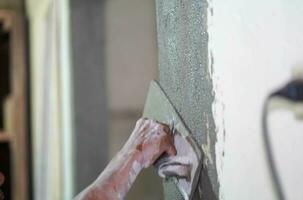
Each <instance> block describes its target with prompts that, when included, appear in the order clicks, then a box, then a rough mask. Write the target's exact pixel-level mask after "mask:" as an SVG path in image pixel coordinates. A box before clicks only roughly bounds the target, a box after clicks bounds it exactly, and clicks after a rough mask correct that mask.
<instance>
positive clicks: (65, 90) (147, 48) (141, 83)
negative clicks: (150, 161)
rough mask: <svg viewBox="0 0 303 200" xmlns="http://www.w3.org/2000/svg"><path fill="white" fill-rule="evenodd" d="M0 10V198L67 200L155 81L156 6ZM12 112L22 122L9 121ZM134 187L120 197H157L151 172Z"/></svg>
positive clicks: (40, 2)
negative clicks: (0, 183)
mask: <svg viewBox="0 0 303 200" xmlns="http://www.w3.org/2000/svg"><path fill="white" fill-rule="evenodd" d="M0 9H1V10H0V25H1V44H0V45H1V49H0V50H1V52H0V53H1V55H0V56H1V59H0V61H1V72H0V76H1V77H0V78H1V79H0V81H1V88H0V89H1V90H0V92H1V97H0V98H1V99H0V100H1V104H2V105H4V106H0V108H1V110H0V111H1V120H0V123H1V124H0V125H1V127H0V129H1V131H2V130H3V131H2V132H5V133H3V134H2V132H1V135H0V138H3V140H5V142H3V143H2V142H1V146H0V149H1V161H0V163H1V171H3V172H4V174H6V182H5V188H4V190H5V191H4V192H5V194H6V199H13V197H14V199H26V196H28V199H33V198H35V199H71V198H72V196H73V195H74V194H76V193H78V192H80V191H81V190H83V189H84V188H85V187H86V186H88V185H89V184H90V183H91V182H92V181H94V180H95V179H96V177H97V176H98V175H99V173H100V172H101V171H102V170H103V169H104V167H105V166H106V164H107V162H108V161H109V160H110V159H111V158H112V157H113V156H114V155H115V154H116V153H117V151H118V150H119V149H120V148H121V147H122V145H123V144H124V142H125V141H126V139H127V138H128V136H129V135H130V134H131V132H132V129H133V127H134V125H135V122H136V121H137V119H138V118H140V117H141V115H142V110H143V106H144V101H145V98H146V94H147V91H148V90H147V89H148V86H149V82H150V81H151V80H152V79H155V78H156V77H157V47H156V22H155V20H156V18H155V15H156V11H155V2H154V1H150V0H143V1H142V0H128V1H124V0H110V1H102V0H101V1H100V0H90V1H82V0H73V1H70V2H68V1H62V0H58V1H57V0H55V1H53V0H51V1H50V0H28V1H26V0H0ZM12 43H13V44H12ZM12 84H13V85H12ZM12 88H13V89H12ZM15 90H16V91H15ZM15 93H16V94H15ZM19 93H20V94H19ZM16 98H20V100H15V99H16ZM15 101H20V102H19V104H18V103H17V104H18V107H19V108H20V109H18V111H17V110H16V111H13V107H14V104H15ZM2 108H4V110H2ZM12 112H17V114H18V115H19V114H24V113H26V114H25V116H24V117H21V119H19V121H18V122H16V121H15V120H14V119H10V118H14V117H13V116H11V115H13V114H11V113H12ZM5 114H7V115H5ZM19 122H22V123H21V124H20V123H19ZM5 123H6V124H5ZM23 128H25V129H23ZM12 129H13V130H12ZM14 129H23V130H19V131H20V133H18V134H17V135H16V136H14V135H13V134H11V133H10V132H14ZM10 130H11V131H10ZM19 135H22V137H20V136H19ZM4 136H7V138H6V137H4ZM14 137H18V139H16V138H14ZM19 138H20V139H19ZM15 140H19V141H18V144H16V146H14V145H15V144H14V145H10V143H14V142H15ZM19 154H20V155H19ZM2 157H3V159H4V160H3V159H2ZM21 157H22V160H21V161H20V163H19V164H20V165H19V164H17V163H15V160H17V159H18V158H21ZM9 163H13V166H10V165H9ZM4 164H5V166H4ZM2 168H3V169H2ZM17 173H19V174H17ZM7 174H13V176H12V177H10V176H9V175H7ZM136 185H137V186H136V187H135V188H136V189H133V190H132V191H131V192H130V194H129V196H128V198H129V199H161V197H162V184H161V181H160V180H159V179H158V176H155V172H154V171H153V170H148V172H147V173H144V175H143V176H142V177H141V176H140V178H139V181H137V182H136ZM10 186H11V187H10ZM12 194H14V195H12Z"/></svg>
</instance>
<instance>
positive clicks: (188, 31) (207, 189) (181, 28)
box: [156, 0, 219, 199]
mask: <svg viewBox="0 0 303 200" xmlns="http://www.w3.org/2000/svg"><path fill="white" fill-rule="evenodd" d="M156 3H157V4H156V5H157V25H158V47H159V76H160V84H161V86H162V87H163V89H164V91H165V93H166V94H167V95H168V97H169V98H170V100H171V101H172V103H173V105H174V106H175V107H176V109H177V110H178V112H179V113H180V115H181V116H182V118H183V120H184V121H185V123H186V125H187V126H188V128H189V130H190V131H191V133H192V134H193V135H194V137H195V139H196V140H197V142H198V143H199V144H200V145H201V147H202V149H203V150H204V153H205V160H204V170H205V171H203V172H202V173H201V174H203V175H204V176H203V177H202V176H201V178H200V183H199V187H198V189H197V196H196V197H195V199H200V198H206V199H215V198H216V196H218V191H219V184H218V181H217V172H216V162H215V161H216V155H215V143H216V133H215V125H214V119H213V115H212V103H213V101H214V94H213V85H212V79H211V72H210V70H209V67H208V60H209V59H208V33H207V6H208V5H207V2H206V1H204V0H189V1H184V0H172V1H162V0H157V1H156ZM164 185H165V188H166V187H167V188H168V187H170V189H165V191H166V193H165V195H166V199H178V197H177V196H176V193H175V192H173V191H174V189H172V188H171V187H172V185H171V184H169V185H168V184H164ZM169 191H171V192H169Z"/></svg>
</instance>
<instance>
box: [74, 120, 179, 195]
mask: <svg viewBox="0 0 303 200" xmlns="http://www.w3.org/2000/svg"><path fill="white" fill-rule="evenodd" d="M163 153H167V154H168V155H169V156H173V155H175V154H176V149H175V147H174V143H173V135H172V133H171V132H170V129H169V127H168V126H167V125H165V124H161V123H157V122H156V121H154V120H149V119H140V120H138V122H137V124H136V126H135V129H134V131H133V132H132V134H131V136H130V138H129V139H128V141H127V142H126V144H125V145H124V146H123V148H122V149H121V150H120V151H119V152H118V154H117V155H116V156H115V158H114V159H113V160H112V161H111V162H110V163H109V164H108V166H107V167H106V168H105V170H104V171H103V172H102V173H101V174H100V176H99V177H98V178H97V179H96V180H95V182H94V183H92V184H91V185H90V186H88V187H87V188H86V189H85V190H84V191H83V192H81V193H80V194H79V195H78V196H77V197H76V198H75V200H113V199H115V200H120V199H124V198H125V196H126V194H127V192H128V191H129V190H130V188H131V186H132V185H133V183H134V181H135V179H136V178H137V176H138V175H139V173H140V172H141V171H142V169H144V168H147V167H149V166H151V165H152V164H153V163H154V162H155V161H156V160H157V159H158V158H159V157H160V156H161V155H162V154H163Z"/></svg>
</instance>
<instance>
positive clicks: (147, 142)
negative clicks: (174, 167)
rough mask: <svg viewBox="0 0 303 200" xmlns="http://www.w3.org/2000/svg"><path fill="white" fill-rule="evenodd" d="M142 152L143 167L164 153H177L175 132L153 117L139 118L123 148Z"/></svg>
mask: <svg viewBox="0 0 303 200" xmlns="http://www.w3.org/2000/svg"><path fill="white" fill-rule="evenodd" d="M134 148H135V150H138V151H140V152H141V154H140V155H141V157H140V158H141V159H140V162H141V164H142V166H143V167H145V168H146V167H149V166H150V165H152V164H153V163H154V162H155V161H156V160H157V159H158V158H159V157H160V156H161V155H162V154H163V153H167V154H168V155H175V154H176V149H175V147H174V139H173V134H172V133H171V131H170V129H169V127H168V126H167V125H165V124H161V123H158V122H156V121H155V120H151V119H143V118H141V119H139V120H138V121H137V123H136V126H135V129H134V130H133V132H132V134H131V136H130V138H129V139H128V141H127V143H126V144H125V146H124V147H123V150H126V151H129V150H132V149H134Z"/></svg>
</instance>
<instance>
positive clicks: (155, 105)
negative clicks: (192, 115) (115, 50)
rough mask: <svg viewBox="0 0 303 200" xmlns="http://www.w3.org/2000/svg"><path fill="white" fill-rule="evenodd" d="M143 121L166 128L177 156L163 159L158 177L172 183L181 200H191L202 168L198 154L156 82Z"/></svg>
mask: <svg viewBox="0 0 303 200" xmlns="http://www.w3.org/2000/svg"><path fill="white" fill-rule="evenodd" d="M143 117H146V118H150V119H154V120H157V121H158V122H161V123H165V124H168V125H170V128H171V130H172V133H173V134H174V143H175V147H176V150H177V155H175V156H170V157H168V156H166V155H163V156H162V157H161V158H160V159H159V160H158V161H157V162H156V163H155V167H156V168H157V171H158V174H159V175H160V176H161V177H163V178H168V179H172V180H173V181H174V182H175V184H176V185H177V186H178V189H179V191H180V192H181V194H182V195H183V197H184V199H185V200H187V199H192V196H193V193H194V191H195V188H196V186H197V182H198V179H199V174H200V171H201V167H202V151H201V148H200V147H199V145H198V144H197V143H196V141H195V139H194V138H193V137H192V135H191V134H190V132H189V130H188V129H187V128H186V125H185V124H184V123H183V121H182V118H181V117H180V115H179V114H178V112H177V111H176V109H175V108H174V106H173V105H172V104H171V102H170V100H169V99H168V98H167V96H166V95H165V93H164V92H163V90H162V89H161V87H160V86H159V84H158V83H157V82H156V81H152V82H151V83H150V87H149V92H148V96H147V100H146V103H145V108H144V113H143Z"/></svg>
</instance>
